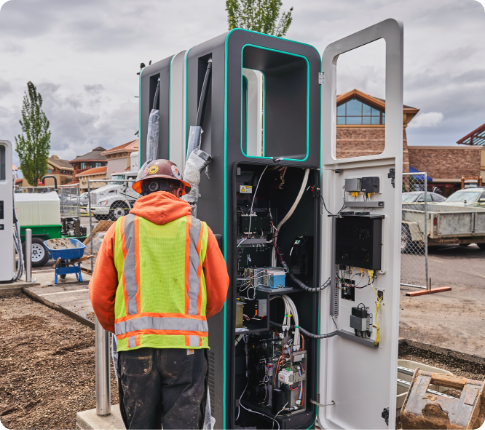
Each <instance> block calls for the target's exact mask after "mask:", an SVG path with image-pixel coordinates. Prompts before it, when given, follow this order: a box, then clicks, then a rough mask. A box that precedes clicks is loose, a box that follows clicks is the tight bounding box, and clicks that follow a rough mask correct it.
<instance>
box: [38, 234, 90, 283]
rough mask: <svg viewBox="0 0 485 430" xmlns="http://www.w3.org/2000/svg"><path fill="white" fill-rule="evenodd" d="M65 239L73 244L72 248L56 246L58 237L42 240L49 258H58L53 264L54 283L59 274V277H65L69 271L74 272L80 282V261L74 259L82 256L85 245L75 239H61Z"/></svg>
mask: <svg viewBox="0 0 485 430" xmlns="http://www.w3.org/2000/svg"><path fill="white" fill-rule="evenodd" d="M65 240H69V241H70V242H71V244H72V245H73V248H60V247H58V246H56V245H57V244H56V241H58V239H49V240H46V241H45V242H44V245H45V247H46V248H47V252H48V253H49V256H50V258H52V259H53V260H56V261H57V260H58V259H60V260H59V261H57V263H56V265H55V281H54V283H55V284H57V277H58V276H59V275H60V277H61V278H65V277H66V275H67V274H69V273H75V274H76V278H77V280H78V281H79V282H82V281H83V277H82V275H81V262H79V261H76V260H79V259H80V258H82V256H83V255H84V249H85V248H86V245H84V244H83V243H82V242H80V241H79V240H77V239H63V241H65Z"/></svg>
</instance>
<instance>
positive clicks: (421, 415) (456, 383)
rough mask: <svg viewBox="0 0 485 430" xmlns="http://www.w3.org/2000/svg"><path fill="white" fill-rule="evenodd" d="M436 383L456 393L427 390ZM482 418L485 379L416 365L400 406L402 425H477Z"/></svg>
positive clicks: (478, 426)
mask: <svg viewBox="0 0 485 430" xmlns="http://www.w3.org/2000/svg"><path fill="white" fill-rule="evenodd" d="M431 384H434V385H439V386H441V387H448V388H450V389H452V390H459V391H461V393H460V396H459V397H455V396H454V397H451V396H448V395H444V394H443V393H440V392H437V391H433V392H430V391H429V390H428V387H429V385H431ZM484 419H485V382H484V381H474V380H472V379H466V378H462V377H457V376H454V375H444V374H442V373H431V372H425V371H422V370H419V369H416V370H415V372H414V376H413V379H412V381H411V385H410V387H409V391H408V394H407V396H406V399H405V400H404V403H403V406H402V409H401V424H402V427H403V428H405V429H427V428H434V429H439V428H441V429H445V428H446V429H451V428H452V429H477V428H480V426H481V425H482V424H483V422H484Z"/></svg>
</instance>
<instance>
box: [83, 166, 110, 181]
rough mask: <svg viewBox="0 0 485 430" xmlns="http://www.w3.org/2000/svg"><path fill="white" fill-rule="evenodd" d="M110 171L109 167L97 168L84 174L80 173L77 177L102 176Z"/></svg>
mask: <svg viewBox="0 0 485 430" xmlns="http://www.w3.org/2000/svg"><path fill="white" fill-rule="evenodd" d="M107 169H108V167H107V166H103V167H95V168H94V169H89V170H85V171H84V172H82V173H78V174H77V175H76V178H79V177H80V176H92V175H102V174H103V173H105V174H106V170H107Z"/></svg>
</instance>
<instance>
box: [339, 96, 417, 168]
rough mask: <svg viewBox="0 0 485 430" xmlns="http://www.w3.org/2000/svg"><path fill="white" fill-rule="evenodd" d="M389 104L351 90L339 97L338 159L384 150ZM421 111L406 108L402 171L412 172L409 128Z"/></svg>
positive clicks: (404, 109) (372, 153) (404, 113)
mask: <svg viewBox="0 0 485 430" xmlns="http://www.w3.org/2000/svg"><path fill="white" fill-rule="evenodd" d="M385 109H386V102H385V100H382V99H379V98H377V97H373V96H370V95H368V94H364V93H362V92H361V91H359V90H352V91H349V92H347V93H345V94H341V95H339V96H337V158H349V157H362V156H365V155H375V154H380V153H382V151H383V150H384V142H385V138H384V133H385V123H386V113H385ZM418 112H419V109H416V108H414V107H411V106H404V107H403V129H404V130H403V132H404V134H403V136H404V138H403V172H408V171H409V155H408V145H407V138H406V127H407V125H408V124H409V122H410V121H411V120H412V119H413V118H414V117H415V116H416V114H417V113H418Z"/></svg>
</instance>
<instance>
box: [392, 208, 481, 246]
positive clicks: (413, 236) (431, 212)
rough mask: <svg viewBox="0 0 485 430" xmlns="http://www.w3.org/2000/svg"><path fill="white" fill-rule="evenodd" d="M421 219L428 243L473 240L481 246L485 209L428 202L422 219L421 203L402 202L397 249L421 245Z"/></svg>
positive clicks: (422, 231) (453, 243)
mask: <svg viewBox="0 0 485 430" xmlns="http://www.w3.org/2000/svg"><path fill="white" fill-rule="evenodd" d="M425 222H426V227H427V234H428V246H433V245H468V244H470V243H476V244H477V245H478V246H479V247H480V249H485V209H483V208H480V207H469V206H464V205H463V204H461V205H460V206H457V205H454V204H447V202H442V203H428V213H427V219H426V220H425V207H424V203H403V205H402V224H401V252H403V253H407V252H410V251H411V250H412V249H413V248H414V249H415V248H416V246H418V247H424V238H425V236H424V235H425Z"/></svg>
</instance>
